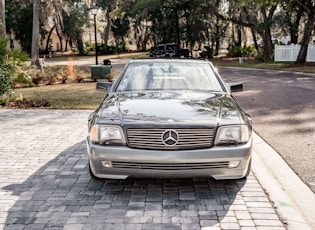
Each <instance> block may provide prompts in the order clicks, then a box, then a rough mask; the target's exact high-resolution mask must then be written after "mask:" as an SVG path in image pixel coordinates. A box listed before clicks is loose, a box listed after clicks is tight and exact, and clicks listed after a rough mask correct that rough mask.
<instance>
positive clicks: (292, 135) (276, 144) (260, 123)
mask: <svg viewBox="0 0 315 230" xmlns="http://www.w3.org/2000/svg"><path fill="white" fill-rule="evenodd" d="M218 71H219V73H220V74H221V75H222V77H223V78H224V79H225V80H226V81H227V82H239V81H241V82H243V87H244V90H243V92H238V93H235V94H234V97H235V98H236V100H237V101H238V103H239V104H240V105H241V107H242V108H243V109H244V110H245V111H246V112H247V113H249V114H250V115H251V116H252V119H253V124H254V130H255V131H256V133H258V134H259V136H261V137H262V138H263V139H264V140H265V141H266V142H267V143H268V144H270V145H271V146H272V147H273V148H274V149H275V150H276V151H277V152H278V153H279V154H280V155H281V157H282V158H283V159H284V160H285V161H286V162H287V163H288V164H289V165H290V167H291V168H292V169H293V170H294V171H295V172H296V173H297V174H298V176H299V177H300V178H301V179H302V180H303V181H304V183H306V184H307V185H308V186H309V187H310V188H311V190H312V191H313V192H315V167H314V165H315V150H314V149H315V141H314V140H315V75H314V74H303V73H293V72H280V71H271V70H257V69H245V68H230V67H220V68H219V69H218Z"/></svg>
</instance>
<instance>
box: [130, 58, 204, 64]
mask: <svg viewBox="0 0 315 230" xmlns="http://www.w3.org/2000/svg"><path fill="white" fill-rule="evenodd" d="M165 62H167V63H196V64H197V63H205V64H206V63H207V64H209V63H210V62H209V61H208V60H206V59H191V58H190V59H185V58H178V59H174V58H172V59H168V58H160V59H131V60H130V61H129V63H130V64H131V63H165Z"/></svg>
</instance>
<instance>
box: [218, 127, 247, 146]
mask: <svg viewBox="0 0 315 230" xmlns="http://www.w3.org/2000/svg"><path fill="white" fill-rule="evenodd" d="M250 136H251V132H250V130H249V129H248V127H247V126H246V125H235V126H221V127H219V128H218V131H217V136H216V139H215V145H222V144H241V143H246V142H247V141H248V140H249V138H250Z"/></svg>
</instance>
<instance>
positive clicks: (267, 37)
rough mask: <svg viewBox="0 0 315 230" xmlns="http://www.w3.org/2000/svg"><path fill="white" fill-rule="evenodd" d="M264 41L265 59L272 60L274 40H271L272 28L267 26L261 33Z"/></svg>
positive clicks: (266, 60)
mask: <svg viewBox="0 0 315 230" xmlns="http://www.w3.org/2000/svg"><path fill="white" fill-rule="evenodd" d="M260 35H261V37H262V39H263V43H264V61H265V62H270V61H272V60H271V56H272V40H271V30H270V28H266V29H265V30H264V31H263V32H261V33H260Z"/></svg>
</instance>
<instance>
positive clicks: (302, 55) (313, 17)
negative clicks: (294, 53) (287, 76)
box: [295, 12, 315, 64]
mask: <svg viewBox="0 0 315 230" xmlns="http://www.w3.org/2000/svg"><path fill="white" fill-rule="evenodd" d="M314 23H315V13H314V12H312V13H310V14H309V15H308V19H307V22H306V25H305V28H304V33H303V38H302V42H301V48H300V52H299V55H298V57H297V59H296V62H295V64H304V63H305V62H306V55H307V48H308V43H309V42H310V39H311V35H312V31H313V30H314Z"/></svg>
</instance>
